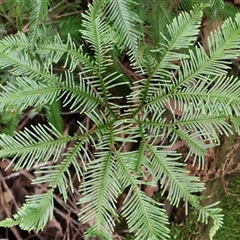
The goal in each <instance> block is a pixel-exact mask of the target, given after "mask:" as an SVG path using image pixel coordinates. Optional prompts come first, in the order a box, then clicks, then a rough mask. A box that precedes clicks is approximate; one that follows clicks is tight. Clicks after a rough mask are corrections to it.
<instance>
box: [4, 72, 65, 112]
mask: <svg viewBox="0 0 240 240" xmlns="http://www.w3.org/2000/svg"><path fill="white" fill-rule="evenodd" d="M16 81H17V82H16V84H11V83H9V84H8V85H6V86H1V87H2V90H3V91H2V92H1V93H0V111H3V109H4V108H5V107H6V106H7V107H9V106H10V107H15V108H17V109H20V110H24V109H26V108H27V107H28V106H36V105H38V104H40V105H44V104H51V103H52V102H53V101H54V100H55V99H57V97H58V95H60V91H61V89H60V88H59V87H58V86H56V85H54V84H49V83H48V84H47V83H41V82H36V81H32V79H30V78H27V77H22V78H20V77H18V78H17V79H16Z"/></svg>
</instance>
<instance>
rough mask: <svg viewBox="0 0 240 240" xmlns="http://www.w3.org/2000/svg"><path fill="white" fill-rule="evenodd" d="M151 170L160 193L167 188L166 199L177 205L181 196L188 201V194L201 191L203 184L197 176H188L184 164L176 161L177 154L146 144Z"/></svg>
mask: <svg viewBox="0 0 240 240" xmlns="http://www.w3.org/2000/svg"><path fill="white" fill-rule="evenodd" d="M147 149H148V151H149V158H150V165H151V166H152V167H151V172H152V173H153V177H155V179H156V181H158V180H160V183H161V185H162V188H163V190H162V194H164V192H165V191H166V190H167V189H168V199H169V201H170V202H171V204H173V205H175V206H178V204H179V202H180V200H181V198H183V199H184V201H185V202H186V204H187V202H188V199H189V195H190V194H193V193H196V192H201V191H202V190H203V189H204V184H203V183H201V182H200V181H199V179H198V178H197V177H194V176H189V175H188V171H187V170H185V169H184V167H185V165H184V164H183V163H181V162H179V161H178V159H179V155H177V154H176V153H174V152H171V151H167V148H166V150H165V152H164V151H163V150H161V149H158V147H156V146H152V145H148V146H147Z"/></svg>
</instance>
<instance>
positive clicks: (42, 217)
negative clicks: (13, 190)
mask: <svg viewBox="0 0 240 240" xmlns="http://www.w3.org/2000/svg"><path fill="white" fill-rule="evenodd" d="M53 210H54V206H53V190H49V191H48V192H47V193H44V194H40V195H33V196H27V201H26V203H25V204H24V205H23V206H22V207H21V208H20V209H19V210H18V213H16V214H14V215H13V218H12V219H11V218H7V219H5V220H3V221H1V222H0V226H1V227H12V226H17V225H19V226H20V228H21V229H23V230H28V231H31V230H36V231H37V232H38V231H40V230H41V231H42V230H43V228H44V227H45V226H46V224H47V222H48V221H49V219H51V218H52V217H53Z"/></svg>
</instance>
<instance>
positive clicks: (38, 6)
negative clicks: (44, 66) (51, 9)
mask: <svg viewBox="0 0 240 240" xmlns="http://www.w3.org/2000/svg"><path fill="white" fill-rule="evenodd" d="M48 5H49V0H44V1H38V0H30V2H29V7H30V17H29V20H30V32H29V38H30V42H31V46H32V48H33V47H34V46H35V44H36V42H37V39H38V37H39V33H38V31H39V23H40V22H42V21H43V19H44V18H45V17H46V15H47V13H48Z"/></svg>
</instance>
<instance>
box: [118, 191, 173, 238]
mask: <svg viewBox="0 0 240 240" xmlns="http://www.w3.org/2000/svg"><path fill="white" fill-rule="evenodd" d="M133 209H137V211H132V210H133ZM153 213H154V214H153ZM122 215H123V216H124V217H125V218H126V221H127V223H128V226H129V229H130V231H131V232H134V233H135V236H136V238H135V239H139V240H140V239H155V240H157V239H166V238H169V235H168V233H169V229H168V228H167V227H166V226H164V225H163V224H162V223H167V222H168V220H167V216H166V214H165V210H163V209H161V204H160V203H158V202H156V201H154V200H153V199H152V198H150V197H148V196H147V195H146V194H145V193H144V192H142V191H140V189H139V188H138V187H136V188H135V189H133V190H132V191H130V192H129V193H128V196H127V197H126V199H125V201H124V205H123V209H122ZM156 222H157V223H158V224H157V226H156V224H155V223H156Z"/></svg>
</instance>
